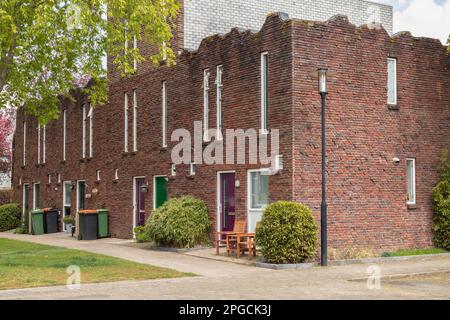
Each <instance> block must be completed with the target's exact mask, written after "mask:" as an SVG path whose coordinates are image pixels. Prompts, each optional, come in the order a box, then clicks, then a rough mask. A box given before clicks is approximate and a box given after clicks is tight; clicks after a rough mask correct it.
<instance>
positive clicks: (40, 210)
mask: <svg viewBox="0 0 450 320" xmlns="http://www.w3.org/2000/svg"><path fill="white" fill-rule="evenodd" d="M31 213H32V214H39V213H44V210H42V209H35V210H33V211H31Z"/></svg>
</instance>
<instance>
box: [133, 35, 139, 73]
mask: <svg viewBox="0 0 450 320" xmlns="http://www.w3.org/2000/svg"><path fill="white" fill-rule="evenodd" d="M137 47H138V42H137V37H136V36H133V49H134V50H137ZM137 68H138V65H137V60H136V58H134V59H133V69H134V72H136V71H137Z"/></svg>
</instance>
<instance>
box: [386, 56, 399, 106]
mask: <svg viewBox="0 0 450 320" xmlns="http://www.w3.org/2000/svg"><path fill="white" fill-rule="evenodd" d="M387 60H388V95H387V100H388V104H389V105H392V106H396V105H397V59H396V58H388V59H387ZM390 61H393V62H394V74H393V77H394V101H390V100H389V62H390Z"/></svg>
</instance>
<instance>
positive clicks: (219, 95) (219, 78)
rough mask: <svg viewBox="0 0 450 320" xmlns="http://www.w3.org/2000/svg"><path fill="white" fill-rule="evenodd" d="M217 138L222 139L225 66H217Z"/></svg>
mask: <svg viewBox="0 0 450 320" xmlns="http://www.w3.org/2000/svg"><path fill="white" fill-rule="evenodd" d="M216 87H217V101H216V104H217V140H222V92H223V66H217V76H216Z"/></svg>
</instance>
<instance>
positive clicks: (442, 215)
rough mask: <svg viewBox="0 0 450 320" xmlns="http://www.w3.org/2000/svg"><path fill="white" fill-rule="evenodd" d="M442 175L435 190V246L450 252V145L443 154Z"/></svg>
mask: <svg viewBox="0 0 450 320" xmlns="http://www.w3.org/2000/svg"><path fill="white" fill-rule="evenodd" d="M440 174H441V179H440V181H439V182H438V184H437V185H436V187H435V188H434V190H433V199H434V212H435V216H434V225H433V230H434V244H435V245H436V246H437V247H439V248H444V249H446V250H450V144H449V147H448V149H447V150H446V151H445V152H444V153H443V157H442V164H441V168H440Z"/></svg>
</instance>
